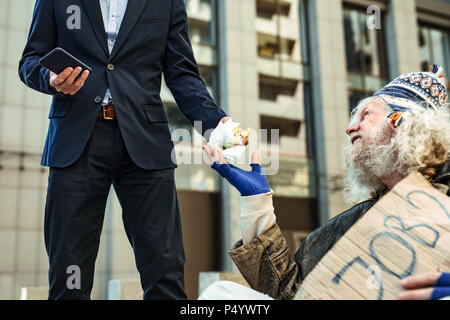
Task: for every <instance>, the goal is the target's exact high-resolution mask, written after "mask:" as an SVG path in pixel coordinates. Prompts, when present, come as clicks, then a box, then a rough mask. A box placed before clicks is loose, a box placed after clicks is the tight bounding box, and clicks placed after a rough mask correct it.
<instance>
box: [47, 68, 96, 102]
mask: <svg viewBox="0 0 450 320" xmlns="http://www.w3.org/2000/svg"><path fill="white" fill-rule="evenodd" d="M82 70H83V69H82V68H81V67H76V68H75V69H73V68H71V67H68V68H66V69H64V71H62V72H61V73H59V74H56V73H54V72H53V71H50V85H51V86H52V87H54V88H55V89H56V91H58V92H62V93H64V94H69V95H74V94H75V93H77V92H78V91H79V90H80V89H81V88H82V87H83V85H84V82H85V81H86V79H87V77H88V76H89V70H84V71H83V72H82V73H81V71H82ZM80 73H81V75H80ZM79 75H80V76H79ZM78 76H79V77H78ZM77 77H78V78H77Z"/></svg>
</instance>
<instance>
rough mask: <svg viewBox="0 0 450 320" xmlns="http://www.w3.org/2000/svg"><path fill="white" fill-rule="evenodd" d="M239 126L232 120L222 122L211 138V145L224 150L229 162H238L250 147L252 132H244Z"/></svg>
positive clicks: (246, 130) (248, 130)
mask: <svg viewBox="0 0 450 320" xmlns="http://www.w3.org/2000/svg"><path fill="white" fill-rule="evenodd" d="M239 125H240V124H239V123H237V122H233V120H232V119H229V120H228V121H226V122H225V123H222V122H220V123H219V125H218V126H217V128H216V129H214V131H213V132H212V133H211V136H210V138H209V144H210V145H212V146H214V147H215V148H219V149H222V150H223V154H224V156H225V159H226V160H227V161H231V160H232V161H237V160H238V159H239V157H240V156H241V155H242V153H243V152H244V151H245V147H246V146H247V145H248V142H249V136H250V133H251V130H250V129H249V128H247V129H245V130H242V129H241V128H240V127H239Z"/></svg>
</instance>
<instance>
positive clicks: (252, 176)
mask: <svg viewBox="0 0 450 320" xmlns="http://www.w3.org/2000/svg"><path fill="white" fill-rule="evenodd" d="M202 148H203V150H204V151H205V153H206V155H207V156H208V158H209V160H210V161H211V162H212V165H211V168H213V169H214V170H216V171H217V172H218V173H219V174H220V175H221V176H222V177H224V178H225V179H227V180H228V182H230V183H231V185H233V186H234V187H235V188H236V189H237V190H238V191H239V192H240V193H241V196H243V197H246V196H253V195H257V194H262V193H268V192H270V187H269V184H268V183H267V179H266V176H265V175H264V172H263V168H262V167H261V165H260V164H259V162H260V155H259V151H258V150H256V151H255V152H253V154H252V159H251V164H250V166H251V167H252V171H245V170H242V169H240V168H238V167H235V166H234V165H232V164H229V163H227V162H226V160H225V157H224V155H223V152H222V150H220V149H216V148H215V147H213V146H210V145H206V146H203V147H202Z"/></svg>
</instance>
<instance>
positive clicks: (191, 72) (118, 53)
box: [19, 0, 226, 169]
mask: <svg viewBox="0 0 450 320" xmlns="http://www.w3.org/2000/svg"><path fill="white" fill-rule="evenodd" d="M71 5H77V6H78V7H79V8H80V9H81V28H80V29H72V30H71V29H69V28H68V26H67V19H68V18H69V17H70V15H71V14H68V13H67V8H68V7H69V6H71ZM55 47H62V48H63V49H65V50H67V51H68V52H70V53H72V54H73V55H75V56H76V57H78V58H79V59H80V60H81V61H84V62H85V63H86V64H88V65H89V66H90V67H92V72H91V73H90V75H89V77H88V79H87V80H86V82H85V84H84V86H83V88H81V90H80V91H78V92H77V93H76V94H75V95H73V96H72V95H64V94H62V93H58V92H57V91H56V89H55V88H53V87H51V86H50V85H49V73H50V71H49V70H48V69H47V68H45V67H43V66H41V65H40V64H39V59H40V58H41V57H43V56H44V55H45V54H47V53H48V52H50V51H51V50H53V49H54V48H55ZM108 64H113V65H114V66H115V68H112V69H113V70H109V69H108V68H107V65H108ZM162 73H164V77H165V80H166V83H167V86H168V87H169V89H170V90H171V92H172V94H173V96H174V97H175V100H176V102H177V104H178V106H179V108H180V110H181V111H182V112H183V114H184V115H185V116H186V117H187V119H189V121H190V122H191V123H192V124H193V122H194V121H202V130H201V131H202V132H201V133H202V135H204V136H205V131H206V130H208V129H212V128H215V127H216V126H217V124H218V123H219V121H220V119H221V118H222V117H224V116H226V114H225V113H224V112H223V111H222V110H221V109H220V108H218V107H217V106H216V104H215V103H214V101H213V99H212V98H211V96H210V95H209V93H208V91H207V89H206V86H205V83H204V81H203V80H202V79H201V77H200V75H199V70H198V66H197V63H196V61H195V59H194V55H193V52H192V47H191V44H190V41H189V35H188V19H187V15H186V8H185V5H184V1H183V0H129V1H128V7H127V10H126V13H125V16H124V19H123V21H122V25H121V28H120V31H119V34H118V37H117V40H116V43H115V46H114V48H113V51H112V53H111V55H109V52H108V46H107V36H106V33H105V27H104V24H103V19H102V14H101V9H100V4H99V1H98V0H37V1H36V5H35V9H34V14H33V20H32V24H31V28H30V32H29V36H28V41H27V44H26V47H25V49H24V52H23V55H22V59H21V60H20V63H19V76H20V79H21V80H22V81H23V82H24V83H25V84H26V85H27V86H28V87H30V88H32V89H35V90H38V91H40V92H43V93H46V94H50V95H53V101H52V105H51V108H50V113H49V119H50V124H49V129H48V134H47V139H46V142H45V147H44V152H43V156H42V161H41V164H42V165H43V166H50V167H66V166H69V165H70V164H72V163H73V162H75V161H76V160H77V159H78V157H79V156H80V155H81V153H82V152H83V150H84V147H85V146H86V144H87V141H88V139H89V137H90V135H91V133H92V130H93V128H94V125H95V122H96V120H97V113H98V112H99V110H100V108H101V104H102V100H103V97H104V94H105V92H106V88H107V85H108V84H109V87H110V90H111V95H112V97H113V101H114V104H115V109H116V113H117V116H118V122H119V126H120V129H121V132H122V135H123V139H124V142H125V145H126V147H127V150H128V152H129V154H130V156H131V158H132V159H133V161H134V162H135V163H136V164H137V165H138V166H139V167H141V168H144V169H164V168H174V167H176V163H173V161H172V158H171V152H172V149H173V143H172V141H171V135H170V131H169V128H168V121H167V116H166V113H165V111H164V107H163V104H162V101H161V98H160V91H161V75H162ZM205 137H206V136H205Z"/></svg>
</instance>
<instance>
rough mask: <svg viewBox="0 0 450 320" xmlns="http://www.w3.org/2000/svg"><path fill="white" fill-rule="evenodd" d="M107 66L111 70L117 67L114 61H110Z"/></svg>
mask: <svg viewBox="0 0 450 320" xmlns="http://www.w3.org/2000/svg"><path fill="white" fill-rule="evenodd" d="M107 68H108V70H109V71H113V70H114V69H115V68H116V67H115V66H114V65H113V64H112V63H108V66H107Z"/></svg>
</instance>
